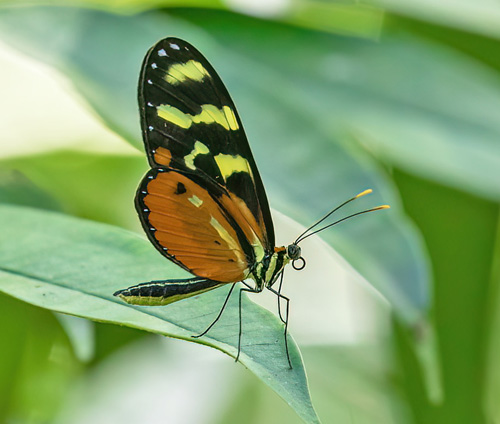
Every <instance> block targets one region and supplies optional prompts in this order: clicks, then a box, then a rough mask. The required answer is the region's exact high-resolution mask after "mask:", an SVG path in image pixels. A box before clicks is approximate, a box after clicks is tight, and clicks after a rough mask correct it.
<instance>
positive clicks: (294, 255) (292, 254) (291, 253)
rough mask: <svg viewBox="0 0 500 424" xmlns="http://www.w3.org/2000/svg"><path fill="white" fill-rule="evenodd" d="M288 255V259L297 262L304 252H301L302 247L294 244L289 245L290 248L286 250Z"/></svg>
mask: <svg viewBox="0 0 500 424" xmlns="http://www.w3.org/2000/svg"><path fill="white" fill-rule="evenodd" d="M286 253H287V254H288V257H289V258H290V259H292V260H294V261H295V260H297V259H299V258H300V254H301V253H302V251H301V250H300V247H299V246H298V245H296V244H295V243H294V244H290V245H288V247H287V248H286Z"/></svg>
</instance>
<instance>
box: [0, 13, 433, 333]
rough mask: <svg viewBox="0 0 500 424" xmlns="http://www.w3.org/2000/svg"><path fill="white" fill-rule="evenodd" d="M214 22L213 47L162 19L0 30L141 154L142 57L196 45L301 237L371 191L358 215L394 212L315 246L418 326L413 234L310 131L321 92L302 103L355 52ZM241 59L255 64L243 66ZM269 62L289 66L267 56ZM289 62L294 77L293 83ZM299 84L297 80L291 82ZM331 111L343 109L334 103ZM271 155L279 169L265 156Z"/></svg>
mask: <svg viewBox="0 0 500 424" xmlns="http://www.w3.org/2000/svg"><path fill="white" fill-rule="evenodd" d="M205 12H207V11H204V13H205ZM190 13H192V12H190ZM207 13H208V12H207ZM193 16H194V12H193ZM212 17H213V19H209V20H208V21H209V22H212V24H211V25H216V22H224V25H223V26H222V28H223V29H222V33H223V34H222V35H220V36H221V37H223V39H224V42H222V43H216V42H214V40H213V39H212V38H210V37H209V36H207V34H206V33H205V32H204V31H202V30H201V29H199V28H198V27H197V26H196V25H193V24H189V23H186V22H184V21H182V20H180V19H174V18H172V17H170V16H168V15H166V14H163V13H150V14H145V15H140V16H134V17H125V16H114V15H111V14H105V13H101V12H95V11H86V10H78V9H62V8H26V9H22V10H10V11H4V12H3V13H2V14H0V30H1V31H2V32H3V33H4V35H5V38H6V40H7V41H10V42H12V43H13V44H14V45H16V46H18V47H19V48H21V49H23V50H25V51H27V52H29V53H30V54H33V55H34V56H35V57H38V58H40V59H42V60H43V61H45V62H48V63H50V64H52V65H53V66H56V67H57V68H59V69H60V70H63V71H64V72H65V73H67V74H68V75H70V77H71V80H72V81H73V83H74V84H75V86H76V87H77V88H78V89H79V90H80V91H81V92H82V93H83V94H84V96H85V98H86V99H87V100H88V101H89V102H90V104H91V105H92V106H93V107H94V108H95V109H96V110H97V111H98V113H99V114H100V115H101V116H102V117H103V119H104V120H105V121H106V122H107V123H108V125H109V126H110V127H111V128H114V129H115V130H117V131H119V132H120V134H122V135H124V136H125V137H127V138H128V139H129V140H131V142H132V143H133V144H134V145H136V146H138V147H139V146H141V144H142V142H141V138H140V133H139V124H138V116H137V115H138V114H137V105H136V85H137V78H138V74H139V67H140V64H141V62H142V58H143V56H144V53H145V52H146V51H147V49H148V48H149V47H150V46H151V45H152V44H153V43H154V42H155V41H156V40H158V39H160V38H163V37H165V36H166V35H169V34H171V35H175V36H178V37H181V38H185V39H187V40H189V41H191V42H193V43H194V44H195V45H197V47H198V48H199V49H200V50H201V51H203V52H204V54H206V56H207V57H208V59H209V60H210V61H212V63H213V64H214V66H215V67H216V69H218V70H219V72H220V74H221V76H222V78H223V80H224V81H225V82H226V83H227V85H228V88H229V91H230V92H231V93H233V96H234V99H235V102H236V104H237V105H238V109H239V110H240V112H242V113H241V116H242V119H243V121H244V123H245V128H246V129H247V131H248V133H249V138H250V140H251V145H252V149H253V151H254V153H255V156H256V161H257V163H258V164H259V169H260V171H261V173H262V175H263V179H264V182H265V185H266V187H267V189H268V194H269V198H270V201H271V206H273V207H277V208H279V209H280V210H282V211H284V212H286V213H288V214H289V215H290V216H291V217H292V218H294V219H296V220H297V221H299V222H301V223H303V224H304V225H310V224H311V223H312V222H314V221H315V220H316V219H318V218H319V217H320V216H321V215H322V214H324V213H326V212H327V211H328V210H329V209H331V208H332V207H333V206H335V205H337V204H340V203H341V202H343V201H344V200H345V199H347V198H349V197H351V196H352V195H354V194H356V193H358V192H360V191H362V190H364V189H366V188H368V187H372V188H373V189H374V190H375V192H376V194H375V196H374V198H372V199H370V200H368V199H364V200H360V201H359V203H358V204H357V205H356V206H355V208H356V210H359V209H361V208H363V207H366V208H367V207H370V206H374V204H377V203H390V204H391V206H392V207H393V209H391V211H389V212H387V213H379V214H378V215H375V214H374V215H371V216H370V217H369V218H366V217H365V218H360V219H358V220H357V221H356V222H355V223H354V222H352V223H349V224H346V225H341V226H338V227H336V230H335V231H331V232H325V233H324V237H325V239H326V240H327V241H329V242H330V243H331V245H332V246H333V247H334V248H335V249H336V250H338V251H339V252H341V253H342V254H343V255H344V256H345V257H346V258H347V259H348V260H349V261H350V262H351V263H352V264H353V265H354V266H355V267H356V268H357V269H358V271H360V273H361V274H362V275H363V276H364V277H365V278H366V279H367V280H368V281H369V282H370V283H372V284H373V285H374V286H375V287H376V288H378V289H379V290H380V291H381V292H382V293H383V294H384V295H385V296H386V297H387V298H388V299H389V300H390V301H391V303H392V305H393V306H394V307H395V309H396V311H397V313H398V315H399V317H400V318H402V319H404V320H405V322H407V323H408V322H409V323H414V322H415V321H417V320H419V319H420V318H421V316H422V315H423V314H425V313H426V311H427V308H428V305H429V293H428V285H429V271H428V264H427V261H426V257H425V254H424V253H423V248H422V244H421V241H420V240H419V237H418V234H417V233H416V232H415V230H414V228H413V227H412V226H411V224H410V223H409V222H408V221H407V220H406V219H405V218H404V217H403V216H402V212H401V209H400V208H399V202H398V198H397V195H396V194H395V191H394V188H393V187H392V185H391V183H390V181H389V180H388V178H387V176H386V175H385V174H384V172H383V170H382V169H380V167H378V166H377V165H376V164H375V163H374V162H373V161H372V160H371V158H370V157H368V156H367V155H366V153H364V152H363V151H362V150H361V149H360V148H359V146H358V144H357V143H355V142H354V140H353V139H352V137H345V136H342V135H341V134H340V132H336V133H334V132H332V131H331V130H330V129H329V128H325V125H324V122H322V125H318V118H322V120H323V121H324V120H325V119H326V120H327V121H329V120H330V118H333V117H334V116H335V115H336V113H335V112H334V111H333V109H334V107H335V104H336V103H337V102H339V100H338V99H336V98H335V96H330V94H328V95H327V96H328V98H327V97H326V95H325V94H322V91H323V90H325V93H326V90H329V89H330V88H329V86H324V87H323V86H319V85H318V86H316V87H313V90H312V91H311V92H310V93H309V92H308V91H307V90H308V88H309V87H310V85H309V84H310V83H311V81H312V80H314V79H315V78H316V75H315V74H312V73H311V72H312V70H311V69H310V67H308V66H307V63H308V61H310V60H319V58H322V59H323V60H327V59H328V57H330V56H331V54H332V51H334V50H333V49H335V48H337V47H339V48H340V47H342V49H343V50H346V51H348V50H349V49H354V52H356V51H357V49H359V48H360V47H359V46H360V44H359V42H358V41H354V40H350V39H340V38H336V37H332V36H324V35H321V34H318V33H316V32H312V31H305V30H298V29H296V28H293V27H283V26H280V25H273V24H269V23H265V22H263V21H257V20H249V19H243V18H239V19H238V18H237V17H236V16H235V15H219V14H214V15H212ZM207 25H208V23H207ZM166 28H167V29H168V33H166V32H165V31H166ZM238 28H247V29H248V30H249V31H250V32H251V33H252V34H253V36H252V37H249V40H244V41H243V40H242V41H241V45H240V46H238V45H235V44H234V42H231V41H230V38H234V39H239V40H241V37H237V36H235V35H234V31H236V30H237V29H238ZM56 29H57V30H56ZM111 29H112V30H111ZM210 30H211V31H212V30H213V28H211V29H210ZM61 34H66V35H65V36H62V35H61ZM250 38H252V39H253V38H255V39H256V40H258V41H257V43H256V44H254V43H255V42H254V41H251V40H250ZM68 39H71V42H68ZM310 46H315V48H314V49H313V50H311V49H310ZM361 46H365V47H366V45H365V44H361ZM245 49H246V50H247V52H249V51H253V53H248V54H245V53H244V52H245ZM257 51H258V52H259V56H256V55H255V52H257ZM276 51H283V52H287V54H286V55H276ZM124 52H126V54H125V53H124ZM313 53H314V54H313ZM301 55H302V56H301ZM315 55H316V56H315ZM297 57H299V58H300V60H297ZM290 61H293V62H294V64H293V67H294V68H295V69H296V71H293V72H292V71H290V69H289V68H290V67H291V65H292V64H291V63H290ZM311 63H312V64H314V61H312V62H311ZM304 65H305V66H304ZM297 73H298V74H303V75H304V77H307V78H306V80H305V81H303V79H304V78H302V80H300V81H299V80H297V79H296V74H297ZM302 82H304V83H305V84H304V86H303V87H301V85H302ZM270 87H272V88H273V90H270ZM311 96H313V97H314V103H312V101H313V100H312V99H311ZM333 99H334V100H333ZM336 107H337V108H339V109H341V108H342V107H343V106H342V100H340V103H338V104H337V106H336ZM320 112H321V114H323V116H321V114H320ZM324 114H326V115H324ZM271 143H272V152H279V155H280V156H279V157H280V160H279V161H278V160H276V158H275V155H274V154H272V155H270V154H269V151H270V150H269V148H270V145H271ZM343 143H344V144H343ZM141 148H142V146H141ZM352 210H353V209H351V211H352ZM348 212H349V210H346V211H345V213H348Z"/></svg>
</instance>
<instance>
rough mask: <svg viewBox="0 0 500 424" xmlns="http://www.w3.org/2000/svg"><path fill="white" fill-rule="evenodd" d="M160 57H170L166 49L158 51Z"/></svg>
mask: <svg viewBox="0 0 500 424" xmlns="http://www.w3.org/2000/svg"><path fill="white" fill-rule="evenodd" d="M158 56H168V54H167V52H166V51H165V49H161V50H158Z"/></svg>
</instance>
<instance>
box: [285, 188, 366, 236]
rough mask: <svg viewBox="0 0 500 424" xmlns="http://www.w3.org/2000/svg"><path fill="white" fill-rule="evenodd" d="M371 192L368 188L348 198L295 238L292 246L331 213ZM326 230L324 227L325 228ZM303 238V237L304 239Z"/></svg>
mask: <svg viewBox="0 0 500 424" xmlns="http://www.w3.org/2000/svg"><path fill="white" fill-rule="evenodd" d="M372 191H373V190H372V189H371V188H369V189H368V190H365V191H362V192H361V193H359V194H357V195H356V196H354V197H352V198H350V199H349V200H346V201H345V202H344V203H342V204H341V205H339V206H337V207H336V208H334V209H332V210H331V211H330V212H328V213H327V214H326V215H325V216H324V217H323V218H321V219H320V220H319V221H317V222H316V223H314V224H313V225H311V226H310V227H309V228H308V229H307V230H305V231H304V232H303V233H302V234H301V235H300V236H298V237H297V239H296V240H295V243H294V244H297V243H298V242H299V241H301V240H304V239H305V238H306V237H308V236H305V235H306V234H307V233H308V232H309V231H311V230H312V229H313V228H314V227H316V226H318V225H319V224H321V223H322V222H323V221H324V220H325V219H327V218H328V217H329V216H330V215H331V214H332V213H335V212H337V211H338V210H339V209H340V208H341V207H343V206H345V205H347V204H348V203H351V202H352V201H353V200H356V199H358V198H360V197H362V196H364V195H366V194H370V193H371V192H372ZM325 228H326V227H325ZM319 231H321V230H319ZM317 232H318V231H315V232H314V233H311V234H310V235H312V234H316V233H317ZM304 236H305V237H304Z"/></svg>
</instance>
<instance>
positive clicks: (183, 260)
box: [136, 168, 255, 282]
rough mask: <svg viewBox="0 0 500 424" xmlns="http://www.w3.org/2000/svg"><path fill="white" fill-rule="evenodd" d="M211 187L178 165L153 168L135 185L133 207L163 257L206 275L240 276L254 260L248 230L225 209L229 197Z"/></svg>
mask: <svg viewBox="0 0 500 424" xmlns="http://www.w3.org/2000/svg"><path fill="white" fill-rule="evenodd" d="M214 190H216V187H215V188H211V190H210V191H212V193H210V192H209V190H207V188H206V187H202V186H200V185H198V184H197V183H195V182H194V181H192V180H191V179H190V178H188V177H187V176H186V175H184V174H183V173H182V171H178V170H175V169H172V168H170V169H164V168H153V169H151V170H150V171H149V172H148V173H147V174H146V176H145V177H144V179H143V181H142V183H141V185H140V187H139V189H138V191H137V196H136V207H137V210H138V211H139V212H140V213H139V216H140V218H141V222H142V224H143V227H144V229H145V231H146V233H147V234H148V237H149V239H150V240H151V241H152V243H153V244H154V245H155V247H156V248H157V249H158V250H160V251H161V252H162V253H163V254H164V255H165V256H166V257H167V258H169V259H170V260H172V261H174V262H175V263H177V264H178V265H180V266H181V267H183V268H184V269H186V270H187V271H189V272H191V273H193V274H195V275H197V276H200V277H203V278H206V279H210V280H215V281H219V282H235V281H241V280H243V279H245V278H246V276H247V274H248V271H249V270H248V268H249V264H251V263H253V262H254V261H255V252H254V248H253V247H252V246H251V244H250V243H249V242H248V237H249V235H250V234H245V233H244V232H243V231H242V229H241V228H240V225H239V223H238V220H241V219H244V217H242V216H241V215H238V211H234V212H233V213H230V212H229V211H228V210H227V208H230V207H231V206H232V205H233V202H232V201H231V199H230V198H229V197H228V196H227V195H226V194H225V193H217V195H214V194H213V191H214ZM219 190H220V189H219ZM217 199H218V200H217ZM219 200H220V201H219ZM224 205H226V206H224ZM240 222H243V221H240Z"/></svg>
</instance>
